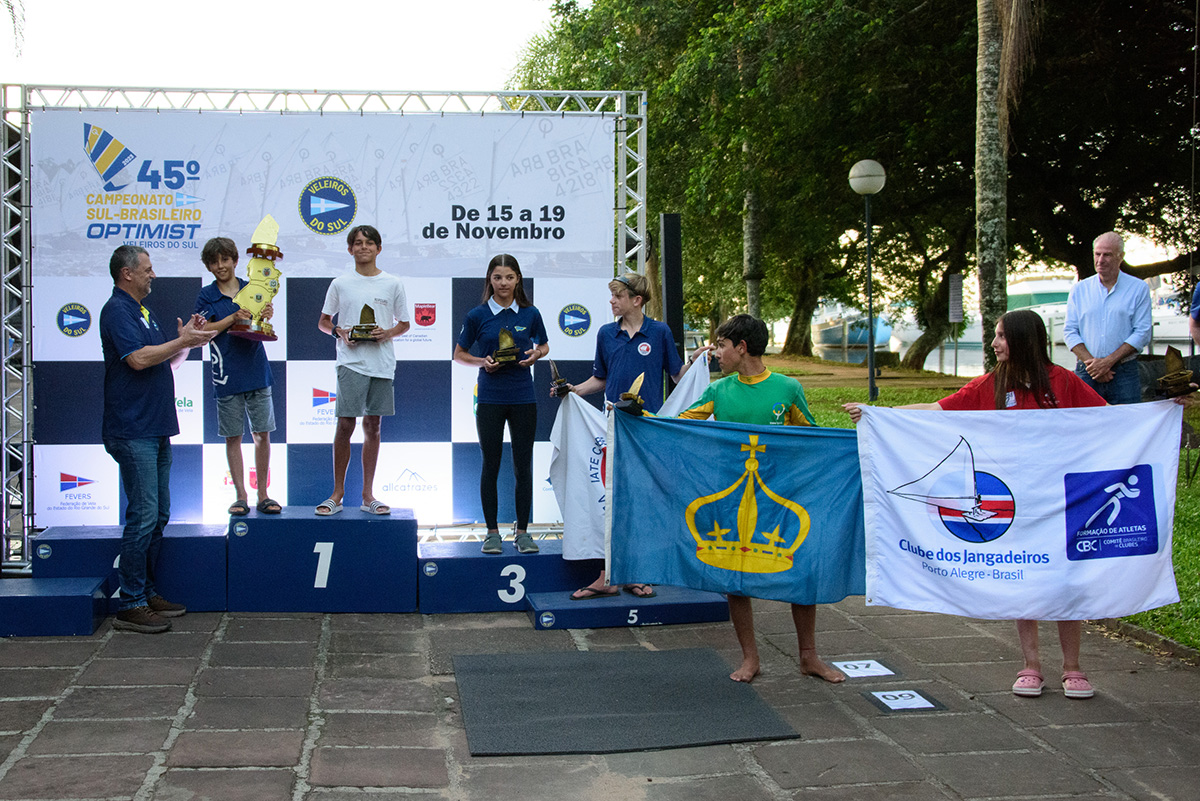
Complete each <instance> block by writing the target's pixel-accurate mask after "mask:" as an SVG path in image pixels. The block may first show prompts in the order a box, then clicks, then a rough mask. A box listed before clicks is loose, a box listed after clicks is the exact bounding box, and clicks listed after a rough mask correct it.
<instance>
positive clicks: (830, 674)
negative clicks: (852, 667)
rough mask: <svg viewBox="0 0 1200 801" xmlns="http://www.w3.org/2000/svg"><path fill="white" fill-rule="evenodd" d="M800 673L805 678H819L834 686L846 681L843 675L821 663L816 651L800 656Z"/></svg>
mask: <svg viewBox="0 0 1200 801" xmlns="http://www.w3.org/2000/svg"><path fill="white" fill-rule="evenodd" d="M800 672H801V673H803V674H804V675H805V676H819V677H821V678H822V679H825V681H828V682H832V683H834V684H837V683H838V682H840V681H845V680H846V674H845V673H843V672H842V671H840V670H838V669H837V668H835V667H833V666H831V665H827V664H825V663H824V662H822V661H821V659H820V657H818V656H817V653H816V651H813V652H811V653H802V654H800Z"/></svg>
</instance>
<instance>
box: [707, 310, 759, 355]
mask: <svg viewBox="0 0 1200 801" xmlns="http://www.w3.org/2000/svg"><path fill="white" fill-rule="evenodd" d="M717 339H728V340H729V341H730V342H732V343H733V344H734V345H736V344H738V343H739V342H745V343H746V352H747V353H749V354H750V355H751V356H762V355H763V354H764V353H766V352H767V339H768V337H767V324H766V323H764V322H763V321H762V320H760V319H758V318H757V317H752V316H750V315H749V314H735V315H734V316H733V317H730V318H729V319H728V320H726V321H725V322H723V323H721V327H720V328H718V329H717Z"/></svg>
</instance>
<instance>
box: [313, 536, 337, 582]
mask: <svg viewBox="0 0 1200 801" xmlns="http://www.w3.org/2000/svg"><path fill="white" fill-rule="evenodd" d="M313 553H315V554H319V556H318V557H317V579H316V581H314V582H313V587H315V588H316V589H318V590H323V589H325V587H326V585H327V584H329V560H330V558H331V557H332V556H333V543H332V542H318V543H317V544H316V545H314V546H313Z"/></svg>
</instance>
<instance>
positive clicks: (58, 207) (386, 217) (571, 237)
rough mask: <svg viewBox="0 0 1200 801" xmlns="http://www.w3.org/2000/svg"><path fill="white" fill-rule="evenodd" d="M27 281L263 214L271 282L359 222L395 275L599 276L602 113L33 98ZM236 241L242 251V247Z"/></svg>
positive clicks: (319, 271) (604, 210) (242, 235)
mask: <svg viewBox="0 0 1200 801" xmlns="http://www.w3.org/2000/svg"><path fill="white" fill-rule="evenodd" d="M30 127H31V131H32V133H31V146H32V154H33V157H32V159H31V160H30V163H31V165H32V173H31V185H32V189H33V197H34V205H35V208H36V213H35V214H34V215H33V224H34V241H33V244H34V254H35V256H36V257H38V258H36V259H35V261H34V270H35V271H36V273H37V274H38V275H91V274H95V273H98V272H101V273H102V272H103V271H104V266H105V264H106V263H107V254H109V253H111V252H112V250H113V249H114V248H116V247H117V246H118V245H122V244H135V245H141V246H142V247H145V248H146V249H147V250H150V251H151V253H152V254H153V253H155V252H156V251H159V250H161V251H163V252H164V253H166V254H168V255H176V254H185V255H187V256H188V258H186V259H172V260H162V263H161V265H160V264H159V263H156V264H155V272H156V273H158V274H159V275H195V274H196V268H197V266H198V264H197V261H198V259H199V250H200V248H201V247H203V245H204V242H205V241H206V240H208V239H209V238H210V237H214V236H230V237H232V238H233V239H234V241H235V242H237V243H238V244H239V245H243V243H245V244H249V243H248V242H246V238H247V237H248V236H249V235H250V234H251V233H253V231H254V229H255V227H256V226H257V225H258V222H259V220H261V219H262V218H263V217H264V216H265V215H267V214H271V215H273V216H274V217H275V219H276V221H277V222H278V223H279V247H280V249H281V250H282V251H283V252H284V260H283V261H282V262H281V263H280V264H279V267H280V268H281V269H282V270H283V273H284V275H287V276H334V275H337V274H339V273H341V272H343V271H344V270H345V269H346V268H347V265H348V264H349V260H348V257H347V255H346V243H345V233H346V231H347V230H348V229H349V228H351V227H353V226H354V225H359V224H362V223H368V224H371V225H374V226H375V227H376V228H378V229H379V230H380V232H381V233H382V234H383V248H384V252H383V254H382V256H383V257H384V261H385V262H386V263H387V264H389V265H392V266H391V267H385V269H389V270H393V271H394V272H396V273H397V274H398V275H402V276H405V277H408V276H437V277H443V278H448V277H452V276H475V275H481V274H482V270H483V267H484V266H485V265H486V262H487V260H488V259H489V258H491V257H492V256H493V255H495V254H496V253H498V252H511V253H513V254H514V255H517V256H518V259H520V260H521V261H522V266H523V267H524V270H525V271H526V273H527V274H529V273H532V274H534V275H559V276H575V277H599V278H609V277H611V275H612V272H611V271H612V264H613V259H612V234H613V214H612V205H613V192H614V181H613V119H612V118H611V117H607V118H602V117H599V116H596V117H550V116H537V115H526V116H516V115H500V114H495V115H484V116H471V115H448V116H445V117H439V116H436V115H407V116H401V115H397V114H375V115H371V114H367V115H363V116H361V117H360V116H357V115H339V114H327V115H315V114H295V115H273V114H246V115H242V114H237V113H222V112H205V113H203V114H198V113H195V112H182V111H178V112H167V113H156V112H154V111H146V112H141V111H122V112H120V113H117V112H116V111H103V110H98V109H89V110H87V111H86V112H83V113H80V112H79V111H74V110H73V111H63V110H46V111H34V112H32V115H31V121H30ZM243 247H244V245H243Z"/></svg>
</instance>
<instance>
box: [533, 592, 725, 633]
mask: <svg viewBox="0 0 1200 801" xmlns="http://www.w3.org/2000/svg"><path fill="white" fill-rule="evenodd" d="M654 589H655V591H656V592H657V593H658V595H656V596H655V597H653V598H637V597H635V596H633V595H630V594H629V593H627V592H624V591H622V592H621V594H620V595H614V596H612V597H610V598H589V599H588V600H586V601H572V600H571V599H570V593H564V592H535V593H530V595H529V610H528V611H529V619H530V620H532V621H533V627H534V628H535V629H603V628H619V627H622V626H665V625H670V624H673V623H712V622H717V621H721V620H728V619H729V602H728V601H726V600H725V596H723V595H721V594H720V593H715V592H705V591H703V590H693V589H689V588H687V587H670V586H667V585H664V584H656V585H654Z"/></svg>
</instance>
